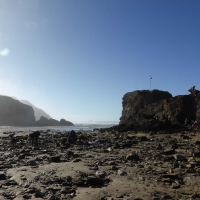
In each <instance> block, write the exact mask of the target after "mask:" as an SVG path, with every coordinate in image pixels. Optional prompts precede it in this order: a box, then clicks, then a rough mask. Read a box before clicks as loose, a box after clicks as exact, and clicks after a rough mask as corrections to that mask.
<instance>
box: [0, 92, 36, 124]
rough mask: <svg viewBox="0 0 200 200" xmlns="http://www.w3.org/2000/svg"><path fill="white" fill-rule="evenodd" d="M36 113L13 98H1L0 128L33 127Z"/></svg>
mask: <svg viewBox="0 0 200 200" xmlns="http://www.w3.org/2000/svg"><path fill="white" fill-rule="evenodd" d="M33 125H35V116H34V111H33V108H32V107H31V106H28V105H25V104H23V103H21V102H20V101H18V100H15V99H13V98H11V97H7V96H2V95H1V96H0V126H33Z"/></svg>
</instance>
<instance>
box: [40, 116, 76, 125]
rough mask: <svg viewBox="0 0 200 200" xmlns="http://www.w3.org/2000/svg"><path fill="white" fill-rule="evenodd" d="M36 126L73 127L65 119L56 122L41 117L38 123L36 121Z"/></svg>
mask: <svg viewBox="0 0 200 200" xmlns="http://www.w3.org/2000/svg"><path fill="white" fill-rule="evenodd" d="M36 126H74V124H73V123H71V122H69V121H66V120H65V119H61V120H60V121H58V120H55V119H52V118H50V119H47V118H46V117H43V116H42V117H41V118H40V119H39V120H38V121H36Z"/></svg>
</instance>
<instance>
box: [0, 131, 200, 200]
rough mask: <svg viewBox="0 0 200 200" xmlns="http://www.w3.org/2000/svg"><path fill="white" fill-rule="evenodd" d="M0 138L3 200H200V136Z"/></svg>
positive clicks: (20, 135)
mask: <svg viewBox="0 0 200 200" xmlns="http://www.w3.org/2000/svg"><path fill="white" fill-rule="evenodd" d="M8 134H9V133H4V134H2V135H1V137H0V160H1V163H0V169H1V171H0V196H1V199H2V200H3V199H5V200H6V199H14V200H22V199H37V200H42V199H47V200H54V199H56V200H60V199H62V200H65V199H66V200H69V199H74V200H86V199H87V200H94V199H95V200H98V199H99V200H117V199H123V200H162V199H170V200H175V199H200V192H199V187H200V134H199V132H198V130H196V131H194V130H192V129H191V130H189V131H187V130H182V131H181V132H176V133H173V134H165V133H163V134H161V133H155V132H149V133H143V132H134V131H128V132H124V133H118V132H116V131H111V132H104V133H100V132H98V130H96V131H95V132H78V138H79V139H78V141H77V144H69V143H67V142H66V137H67V134H68V133H67V132H53V131H51V130H48V131H45V132H42V134H41V136H40V138H39V146H35V147H34V146H33V147H32V146H31V145H30V143H29V141H28V140H27V135H28V134H29V133H26V132H20V133H16V135H15V136H14V140H12V144H11V143H10V140H9V137H8Z"/></svg>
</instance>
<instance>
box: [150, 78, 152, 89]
mask: <svg viewBox="0 0 200 200" xmlns="http://www.w3.org/2000/svg"><path fill="white" fill-rule="evenodd" d="M151 80H152V76H150V91H151Z"/></svg>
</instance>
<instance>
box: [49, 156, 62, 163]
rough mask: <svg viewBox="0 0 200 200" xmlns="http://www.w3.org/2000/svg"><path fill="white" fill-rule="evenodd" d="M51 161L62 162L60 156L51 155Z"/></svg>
mask: <svg viewBox="0 0 200 200" xmlns="http://www.w3.org/2000/svg"><path fill="white" fill-rule="evenodd" d="M50 161H51V162H60V156H51V157H50Z"/></svg>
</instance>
